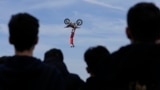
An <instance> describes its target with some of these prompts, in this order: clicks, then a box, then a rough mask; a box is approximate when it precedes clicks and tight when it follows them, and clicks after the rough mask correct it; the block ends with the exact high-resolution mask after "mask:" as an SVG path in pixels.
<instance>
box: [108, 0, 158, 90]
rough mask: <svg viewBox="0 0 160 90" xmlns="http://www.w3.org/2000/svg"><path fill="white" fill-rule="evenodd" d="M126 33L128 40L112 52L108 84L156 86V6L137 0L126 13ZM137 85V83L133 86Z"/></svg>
mask: <svg viewBox="0 0 160 90" xmlns="http://www.w3.org/2000/svg"><path fill="white" fill-rule="evenodd" d="M127 25H128V26H127V28H126V34H127V37H128V39H129V40H130V41H131V44H129V45H126V46H123V47H121V48H120V49H119V50H117V51H115V52H113V53H112V55H111V56H112V61H111V63H110V65H109V68H108V76H107V77H108V78H109V79H110V80H109V81H108V82H110V85H109V86H110V88H111V89H113V90H115V89H117V90H137V88H138V87H140V86H141V89H142V88H143V89H144V90H145V89H146V90H159V89H160V88H159V87H160V71H159V70H160V45H159V44H156V41H157V40H158V39H160V10H159V8H158V7H157V6H156V5H155V4H154V3H151V2H139V3H137V4H135V5H134V6H132V7H131V8H130V9H129V11H128V14H127ZM137 86H138V87H137Z"/></svg>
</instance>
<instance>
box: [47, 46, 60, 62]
mask: <svg viewBox="0 0 160 90" xmlns="http://www.w3.org/2000/svg"><path fill="white" fill-rule="evenodd" d="M51 58H56V59H52V60H59V61H61V62H63V53H62V51H61V50H60V49H57V48H52V49H50V50H48V51H47V52H45V55H44V60H49V59H51ZM44 62H47V61H44Z"/></svg>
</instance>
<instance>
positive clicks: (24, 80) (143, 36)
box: [0, 2, 160, 90]
mask: <svg viewBox="0 0 160 90" xmlns="http://www.w3.org/2000/svg"><path fill="white" fill-rule="evenodd" d="M126 19H127V20H126V22H127V27H126V36H127V38H128V39H129V40H130V44H128V45H126V46H122V47H120V48H119V49H118V50H116V51H114V52H112V53H110V51H109V50H108V49H107V47H106V46H105V45H93V46H90V47H88V49H87V50H86V51H84V62H85V63H86V65H87V67H86V72H88V74H89V77H88V78H87V79H86V81H83V80H82V79H81V78H80V76H79V75H78V74H76V73H71V72H70V71H69V70H68V69H67V66H66V64H65V63H64V57H63V51H61V49H59V48H56V47H55V48H51V49H50V50H48V51H46V52H45V53H44V60H40V59H38V58H37V57H35V56H33V51H34V48H35V47H36V45H37V43H38V40H39V37H38V35H39V32H40V31H39V26H40V24H39V20H38V19H37V18H36V17H34V16H32V15H31V14H29V13H27V12H25V13H21V12H20V13H17V14H14V15H12V16H11V18H10V20H9V23H8V29H9V30H8V31H9V37H8V40H9V43H10V44H11V45H13V46H14V52H15V53H14V55H13V56H7V55H6V56H2V57H0V90H160V60H159V59H160V42H159V41H160V9H159V8H158V6H156V5H155V4H154V3H152V2H138V3H136V4H135V5H133V6H131V7H130V8H129V10H128V12H127V17H126Z"/></svg>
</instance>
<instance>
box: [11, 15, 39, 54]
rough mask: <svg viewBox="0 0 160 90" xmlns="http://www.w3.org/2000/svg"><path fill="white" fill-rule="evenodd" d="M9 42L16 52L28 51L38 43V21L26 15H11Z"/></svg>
mask: <svg viewBox="0 0 160 90" xmlns="http://www.w3.org/2000/svg"><path fill="white" fill-rule="evenodd" d="M8 27H9V41H10V43H11V44H13V45H14V47H15V49H16V50H17V51H20V52H22V51H25V50H30V49H31V48H33V47H34V46H35V44H37V42H38V31H39V23H38V19H36V18H35V17H34V16H32V15H30V14H28V13H18V14H15V15H12V17H11V19H10V21H9V23H8Z"/></svg>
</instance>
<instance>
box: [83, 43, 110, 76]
mask: <svg viewBox="0 0 160 90" xmlns="http://www.w3.org/2000/svg"><path fill="white" fill-rule="evenodd" d="M109 59H110V53H109V51H108V50H107V48H106V47H104V46H101V45H98V46H95V47H90V48H88V49H87V50H86V52H85V53H84V60H85V62H86V64H87V68H86V69H87V72H88V73H90V74H91V75H93V76H95V75H98V74H99V72H100V71H101V69H104V68H102V67H103V65H102V64H104V63H105V62H107V60H108V61H109Z"/></svg>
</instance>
